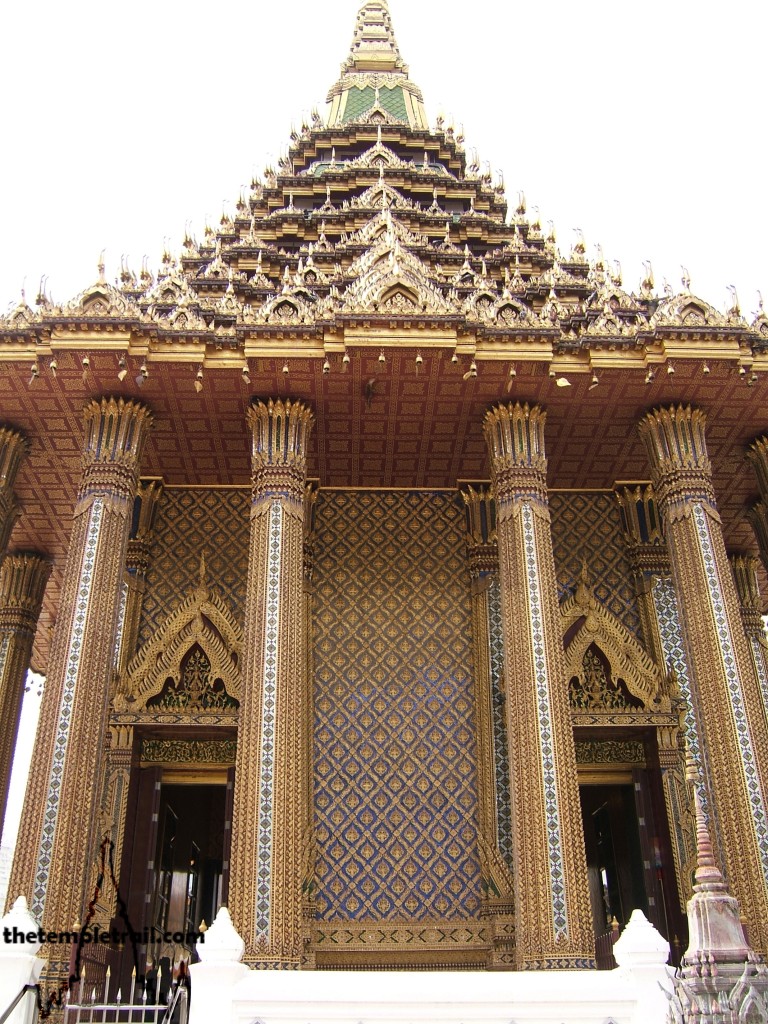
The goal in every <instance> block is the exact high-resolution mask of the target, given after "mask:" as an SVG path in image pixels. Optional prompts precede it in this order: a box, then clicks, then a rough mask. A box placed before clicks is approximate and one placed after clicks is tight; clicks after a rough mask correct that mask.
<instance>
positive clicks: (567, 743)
mask: <svg viewBox="0 0 768 1024" xmlns="http://www.w3.org/2000/svg"><path fill="white" fill-rule="evenodd" d="M545 420H546V413H545V412H544V411H543V410H542V409H541V408H539V407H538V406H532V407H529V406H528V405H521V404H519V403H516V404H514V405H498V406H495V407H494V408H492V409H491V410H489V412H488V413H486V417H485V423H484V429H485V439H486V443H487V445H488V450H489V454H490V460H491V477H492V480H493V486H494V492H495V495H496V535H497V540H498V548H499V571H500V579H501V604H502V617H503V630H504V648H505V665H506V673H505V674H506V679H507V733H508V739H509V749H510V788H511V792H512V824H513V831H514V869H515V870H514V881H515V922H516V928H515V932H516V961H517V965H518V967H519V968H526V969H537V968H540V967H563V968H565V967H584V966H590V965H593V964H594V955H595V952H594V950H595V947H594V934H593V928H592V923H591V922H592V912H591V908H590V902H589V894H588V887H587V866H586V857H585V851H584V835H583V829H582V823H581V809H580V804H579V791H578V783H577V777H576V755H575V751H574V743H573V731H572V728H571V722H570V713H569V708H568V681H567V679H566V678H565V658H564V654H563V638H562V632H561V628H560V612H559V608H558V604H557V588H556V580H555V563H554V555H553V551H552V533H551V521H550V513H549V503H548V498H547V480H546V472H547V460H546V454H545V450H544V424H545Z"/></svg>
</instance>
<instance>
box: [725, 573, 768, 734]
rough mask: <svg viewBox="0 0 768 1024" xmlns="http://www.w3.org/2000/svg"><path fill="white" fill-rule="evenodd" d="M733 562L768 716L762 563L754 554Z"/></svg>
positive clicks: (742, 617) (737, 588)
mask: <svg viewBox="0 0 768 1024" xmlns="http://www.w3.org/2000/svg"><path fill="white" fill-rule="evenodd" d="M730 560H731V569H732V570H733V580H734V583H735V584H736V593H737V594H738V597H739V607H740V609H741V621H742V622H743V623H744V632H745V633H746V634H747V642H748V644H749V651H750V654H751V655H752V660H753V662H754V663H755V672H756V673H757V679H758V682H759V683H760V692H761V694H762V696H763V708H764V709H765V713H766V715H767V716H768V637H766V634H765V626H764V625H763V616H762V601H761V599H760V584H759V582H758V578H757V567H758V565H759V564H760V560H759V559H757V558H755V557H754V556H753V555H731V556H730Z"/></svg>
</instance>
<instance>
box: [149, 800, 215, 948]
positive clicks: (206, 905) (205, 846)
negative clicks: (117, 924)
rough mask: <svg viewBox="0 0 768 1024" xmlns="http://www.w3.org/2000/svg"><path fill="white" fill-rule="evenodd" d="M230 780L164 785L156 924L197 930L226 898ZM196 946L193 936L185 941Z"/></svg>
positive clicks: (154, 897) (173, 929)
mask: <svg viewBox="0 0 768 1024" xmlns="http://www.w3.org/2000/svg"><path fill="white" fill-rule="evenodd" d="M226 792H227V790H226V786H224V785H210V784H209V785H200V784H193V785H166V784H162V785H161V786H160V806H159V813H158V831H157V846H156V851H155V858H154V863H155V866H156V867H155V873H154V885H153V887H152V913H151V924H152V925H153V926H154V928H156V929H157V931H158V932H160V933H179V932H181V933H183V934H184V935H185V936H187V935H189V934H190V933H193V932H196V931H197V930H198V928H199V926H200V922H201V921H205V922H206V923H207V924H210V923H211V921H212V920H213V919H214V917H215V916H216V912H217V911H218V909H219V906H220V905H221V903H222V898H223V895H222V890H223V868H224V836H225V828H224V822H225V809H226ZM183 944H184V945H185V946H189V947H190V951H191V944H190V943H189V941H188V940H186V941H185V942H184V943H183ZM176 953H177V955H178V950H177V951H176Z"/></svg>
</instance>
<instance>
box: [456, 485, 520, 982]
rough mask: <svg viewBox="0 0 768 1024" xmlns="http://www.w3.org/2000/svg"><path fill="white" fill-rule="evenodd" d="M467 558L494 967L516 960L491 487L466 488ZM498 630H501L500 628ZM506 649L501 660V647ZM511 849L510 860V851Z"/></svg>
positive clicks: (482, 849)
mask: <svg viewBox="0 0 768 1024" xmlns="http://www.w3.org/2000/svg"><path fill="white" fill-rule="evenodd" d="M461 496H462V499H463V501H464V505H465V508H466V510H467V559H468V563H469V577H470V585H471V594H472V641H473V661H474V693H475V723H476V725H475V734H476V738H477V798H478V832H477V837H478V845H479V854H480V866H481V870H482V878H483V903H482V907H481V910H480V916H481V917H482V918H483V919H484V920H486V921H487V923H488V938H489V940H490V943H491V949H490V952H489V954H488V968H489V969H490V970H508V969H510V968H511V967H513V966H514V962H515V953H514V939H515V918H514V882H513V880H512V870H511V859H512V858H511V851H510V850H508V849H507V846H506V844H504V849H502V839H501V836H502V829H503V830H504V832H505V833H506V834H505V835H504V840H509V839H511V837H510V836H509V835H508V833H509V819H510V811H509V753H508V749H507V729H506V722H505V721H504V718H505V715H504V703H505V702H504V692H503V687H504V680H503V679H502V678H501V676H502V675H503V663H502V664H500V662H503V641H502V642H501V644H500V645H499V644H498V643H497V642H496V641H497V639H500V638H498V637H497V635H494V632H495V631H494V626H495V623H494V621H493V619H494V615H495V614H496V612H497V605H498V577H499V553H498V547H497V544H496V507H495V502H494V498H493V492H492V491H491V490H490V489H489V488H487V487H480V488H477V489H475V488H474V487H471V486H467V487H465V488H463V489H462V491H461ZM496 632H498V631H496ZM499 646H501V648H502V651H501V653H502V657H501V658H499V657H498V654H499V651H498V647H499ZM505 853H506V854H508V859H507V857H505Z"/></svg>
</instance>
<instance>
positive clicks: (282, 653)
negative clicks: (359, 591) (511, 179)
mask: <svg viewBox="0 0 768 1024" xmlns="http://www.w3.org/2000/svg"><path fill="white" fill-rule="evenodd" d="M313 420H314V417H313V414H312V411H311V410H310V409H309V408H308V407H307V406H306V405H303V404H302V403H301V402H291V401H285V402H283V401H276V402H273V401H271V400H270V401H269V402H268V403H264V402H255V403H254V405H253V406H252V407H251V409H250V410H249V413H248V422H249V424H250V427H251V430H252V433H253V450H252V465H253V491H252V500H251V531H250V552H249V563H248V590H247V596H246V604H245V631H244V633H245V641H244V644H243V651H244V664H243V700H242V703H241V706H240V724H239V728H238V736H237V763H236V769H235V795H234V817H233V822H232V859H231V876H230V886H229V894H230V907H231V910H232V916H233V919H234V921H235V924H236V927H237V928H238V930H239V931H240V933H241V934H242V935H244V936H245V937H246V960H247V961H248V962H249V963H251V964H260V965H262V966H267V967H279V968H298V967H300V966H301V964H302V959H303V956H304V948H303V945H304V943H303V937H304V936H303V932H304V929H303V926H302V904H303V891H302V890H303V885H304V883H305V881H306V879H307V877H308V867H307V866H308V864H309V863H310V862H311V835H308V834H307V832H308V828H307V826H308V822H307V817H308V815H307V794H308V788H307V776H308V775H309V772H310V767H309V764H308V763H307V757H308V750H309V746H308V738H307V732H308V731H309V730H311V721H310V709H309V707H308V706H307V687H308V681H307V679H306V673H307V652H306V643H307V624H306V621H305V619H306V613H307V599H306V594H305V587H304V539H305V538H304V519H305V482H306V451H307V443H308V440H309V435H310V432H311V429H312V423H313Z"/></svg>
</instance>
